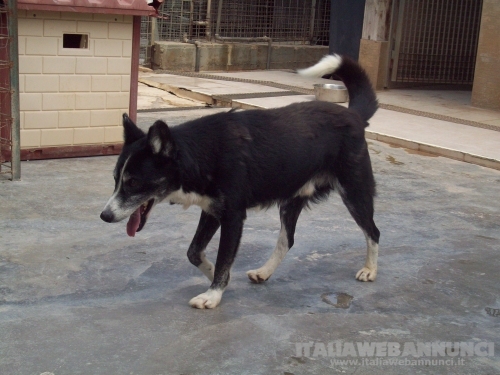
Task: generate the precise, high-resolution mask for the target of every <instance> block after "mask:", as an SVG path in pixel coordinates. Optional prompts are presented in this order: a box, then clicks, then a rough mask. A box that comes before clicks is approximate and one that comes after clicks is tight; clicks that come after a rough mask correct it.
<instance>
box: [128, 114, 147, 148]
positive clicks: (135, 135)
mask: <svg viewBox="0 0 500 375" xmlns="http://www.w3.org/2000/svg"><path fill="white" fill-rule="evenodd" d="M145 135H146V134H145V133H144V132H143V131H142V130H141V129H139V128H138V127H137V125H136V124H134V122H133V121H132V120H131V119H130V117H128V115H127V114H126V113H124V114H123V140H124V141H125V144H126V145H129V144H131V143H134V142H135V141H137V140H138V139H141V138H142V137H144V136H145Z"/></svg>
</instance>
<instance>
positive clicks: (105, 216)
mask: <svg viewBox="0 0 500 375" xmlns="http://www.w3.org/2000/svg"><path fill="white" fill-rule="evenodd" d="M101 220H102V221H105V222H106V223H111V222H112V221H113V214H112V213H111V212H109V211H102V212H101Z"/></svg>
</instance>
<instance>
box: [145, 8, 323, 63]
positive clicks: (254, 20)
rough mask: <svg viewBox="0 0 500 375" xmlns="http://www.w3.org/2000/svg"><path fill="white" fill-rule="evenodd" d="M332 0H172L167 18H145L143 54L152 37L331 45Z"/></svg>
mask: <svg viewBox="0 0 500 375" xmlns="http://www.w3.org/2000/svg"><path fill="white" fill-rule="evenodd" d="M330 3H331V1H330V0H243V1H241V0H239V1H238V0H218V1H217V0H214V1H210V0H166V1H165V2H164V3H163V4H162V6H161V8H160V14H161V15H162V16H163V17H162V18H158V19H156V20H154V21H153V20H152V19H149V18H147V17H144V18H143V20H142V28H141V59H142V60H143V61H148V60H149V55H148V54H149V51H148V48H147V46H148V45H150V44H151V41H152V40H164V41H175V42H181V41H183V39H184V37H185V36H186V37H187V39H191V40H208V41H212V42H213V41H217V40H216V34H217V35H219V36H220V37H224V38H259V37H263V36H267V37H270V38H272V41H273V44H275V43H276V44H302V45H328V42H329V28H330Z"/></svg>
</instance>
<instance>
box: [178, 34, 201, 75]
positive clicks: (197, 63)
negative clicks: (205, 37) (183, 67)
mask: <svg viewBox="0 0 500 375" xmlns="http://www.w3.org/2000/svg"><path fill="white" fill-rule="evenodd" d="M182 41H183V42H184V43H190V44H194V46H195V47H196V52H195V58H194V71H195V72H199V71H200V46H201V42H199V41H198V40H192V39H188V37H187V34H186V33H184V37H183V38H182Z"/></svg>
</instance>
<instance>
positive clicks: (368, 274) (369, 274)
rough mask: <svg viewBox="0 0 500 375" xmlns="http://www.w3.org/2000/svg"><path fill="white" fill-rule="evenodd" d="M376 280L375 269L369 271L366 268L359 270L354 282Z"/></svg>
mask: <svg viewBox="0 0 500 375" xmlns="http://www.w3.org/2000/svg"><path fill="white" fill-rule="evenodd" d="M376 278H377V269H376V268H375V269H371V268H368V267H363V268H361V269H360V270H359V271H358V273H357V274H356V280H359V281H375V279H376Z"/></svg>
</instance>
